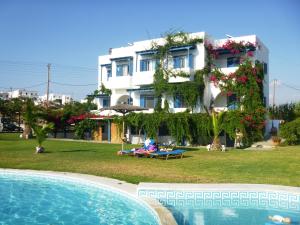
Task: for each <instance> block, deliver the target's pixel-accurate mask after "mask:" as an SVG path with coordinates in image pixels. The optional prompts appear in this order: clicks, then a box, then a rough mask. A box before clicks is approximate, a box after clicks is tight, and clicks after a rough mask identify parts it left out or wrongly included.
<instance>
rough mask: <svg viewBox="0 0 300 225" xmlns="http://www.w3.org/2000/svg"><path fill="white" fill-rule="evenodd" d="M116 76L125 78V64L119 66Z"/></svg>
mask: <svg viewBox="0 0 300 225" xmlns="http://www.w3.org/2000/svg"><path fill="white" fill-rule="evenodd" d="M116 75H117V76H118V77H120V76H124V65H123V64H119V65H117V72H116Z"/></svg>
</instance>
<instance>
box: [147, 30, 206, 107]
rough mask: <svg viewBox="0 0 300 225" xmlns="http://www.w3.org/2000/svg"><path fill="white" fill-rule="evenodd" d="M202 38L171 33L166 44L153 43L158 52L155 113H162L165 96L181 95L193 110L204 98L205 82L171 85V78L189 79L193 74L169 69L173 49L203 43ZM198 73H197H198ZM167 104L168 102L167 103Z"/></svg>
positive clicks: (166, 39)
mask: <svg viewBox="0 0 300 225" xmlns="http://www.w3.org/2000/svg"><path fill="white" fill-rule="evenodd" d="M202 42H203V39H202V38H198V37H195V38H191V37H190V36H189V35H188V34H187V33H184V32H179V33H171V34H167V35H166V37H165V43H164V44H163V45H159V44H157V43H155V42H154V43H152V50H155V51H156V54H155V56H154V57H155V58H156V59H157V60H158V62H159V63H158V65H157V67H156V70H155V73H154V83H153V86H154V92H155V97H156V98H157V99H158V100H157V104H156V108H155V111H158V112H160V111H162V107H161V103H162V100H161V99H162V96H163V94H168V95H170V96H176V95H181V96H182V97H183V99H184V101H185V104H186V105H187V107H188V108H190V109H193V108H195V107H196V105H197V101H198V99H199V98H202V96H203V90H204V83H203V80H200V79H198V80H195V79H194V80H193V81H188V82H184V83H173V84H170V83H169V78H170V77H177V76H179V77H184V78H189V77H191V74H188V73H185V72H183V71H174V70H172V69H168V67H167V64H168V59H169V58H170V57H171V51H170V50H171V49H172V48H174V47H180V46H189V45H196V44H198V43H202ZM196 73H197V71H196ZM165 103H166V102H165Z"/></svg>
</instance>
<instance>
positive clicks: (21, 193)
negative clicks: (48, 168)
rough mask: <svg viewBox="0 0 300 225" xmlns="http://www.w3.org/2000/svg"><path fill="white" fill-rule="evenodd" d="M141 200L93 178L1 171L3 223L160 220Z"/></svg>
mask: <svg viewBox="0 0 300 225" xmlns="http://www.w3.org/2000/svg"><path fill="white" fill-rule="evenodd" d="M158 221H159V220H158V217H157V215H156V213H155V212H154V211H153V210H152V209H151V208H150V207H148V206H147V205H146V204H145V203H143V202H142V201H140V200H138V199H136V198H134V197H133V196H132V197H131V196H129V195H128V194H126V193H122V192H119V191H117V190H114V189H113V188H112V189H107V188H105V187H101V186H99V184H97V185H96V184H94V183H92V182H84V181H82V180H78V179H74V178H68V177H67V176H49V174H48V175H47V174H44V175H43V174H35V173H28V172H3V171H0V224H1V225H2V224H5V225H8V224H13V225H15V224H31V225H36V224H64V225H66V224H85V225H88V224H93V225H96V224H151V225H152V224H154V225H156V224H157V225H158V224H160V223H159V222H158Z"/></svg>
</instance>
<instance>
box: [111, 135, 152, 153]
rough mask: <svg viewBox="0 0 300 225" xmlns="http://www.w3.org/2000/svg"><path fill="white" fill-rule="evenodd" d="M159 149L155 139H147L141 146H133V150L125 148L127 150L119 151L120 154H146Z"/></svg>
mask: <svg viewBox="0 0 300 225" xmlns="http://www.w3.org/2000/svg"><path fill="white" fill-rule="evenodd" d="M156 151H158V147H157V145H156V144H155V142H154V140H153V139H150V138H148V139H146V140H145V143H144V145H143V146H142V147H141V148H133V149H131V150H125V151H118V153H117V154H118V155H128V154H133V155H136V154H138V155H143V154H144V155H146V154H150V153H153V152H156Z"/></svg>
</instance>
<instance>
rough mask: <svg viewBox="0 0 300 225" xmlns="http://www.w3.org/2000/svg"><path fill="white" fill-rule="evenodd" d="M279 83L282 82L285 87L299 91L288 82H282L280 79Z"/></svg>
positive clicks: (299, 89)
mask: <svg viewBox="0 0 300 225" xmlns="http://www.w3.org/2000/svg"><path fill="white" fill-rule="evenodd" d="M281 84H282V85H283V86H286V87H288V88H291V89H293V90H296V91H300V88H296V87H293V86H291V85H289V84H286V83H284V82H282V81H281Z"/></svg>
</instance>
